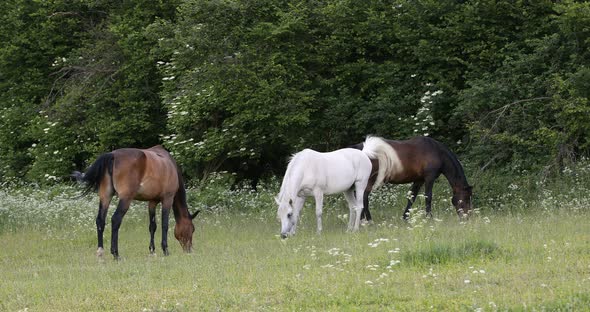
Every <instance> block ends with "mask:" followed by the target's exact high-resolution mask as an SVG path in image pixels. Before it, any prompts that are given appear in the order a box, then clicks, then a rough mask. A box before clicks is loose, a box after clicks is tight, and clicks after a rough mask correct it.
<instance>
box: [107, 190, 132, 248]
mask: <svg viewBox="0 0 590 312" xmlns="http://www.w3.org/2000/svg"><path fill="white" fill-rule="evenodd" d="M130 203H131V199H130V198H129V199H128V198H120V199H119V204H118V205H117V210H115V213H114V214H113V216H112V218H111V223H112V227H113V230H112V233H111V254H112V255H113V257H115V259H117V260H119V228H120V227H121V222H123V217H124V216H125V214H126V213H127V210H129V204H130Z"/></svg>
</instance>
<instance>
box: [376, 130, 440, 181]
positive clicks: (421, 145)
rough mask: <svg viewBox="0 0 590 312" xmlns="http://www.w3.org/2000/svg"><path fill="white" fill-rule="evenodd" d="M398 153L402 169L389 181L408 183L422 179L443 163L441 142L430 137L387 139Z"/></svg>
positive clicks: (436, 170) (437, 170)
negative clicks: (401, 139)
mask: <svg viewBox="0 0 590 312" xmlns="http://www.w3.org/2000/svg"><path fill="white" fill-rule="evenodd" d="M387 143H389V145H391V147H392V148H393V149H394V150H395V151H396V153H397V154H398V156H399V158H400V161H401V163H402V167H403V170H401V171H400V172H399V173H397V174H396V175H395V176H394V177H390V178H389V181H390V182H394V183H408V182H414V181H420V180H423V179H424V177H425V176H426V175H428V174H437V173H438V172H439V171H440V168H441V167H442V165H443V153H444V152H445V151H444V149H445V147H444V145H442V143H440V142H438V141H436V140H434V139H432V138H430V137H414V138H411V139H409V140H403V141H396V140H387Z"/></svg>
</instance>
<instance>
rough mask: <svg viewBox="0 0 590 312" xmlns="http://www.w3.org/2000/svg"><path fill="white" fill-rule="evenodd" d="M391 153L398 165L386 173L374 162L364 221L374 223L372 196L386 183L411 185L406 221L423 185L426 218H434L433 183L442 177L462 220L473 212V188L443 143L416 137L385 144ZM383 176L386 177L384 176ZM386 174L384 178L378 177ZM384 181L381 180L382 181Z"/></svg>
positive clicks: (363, 215) (388, 141)
mask: <svg viewBox="0 0 590 312" xmlns="http://www.w3.org/2000/svg"><path fill="white" fill-rule="evenodd" d="M385 142H387V144H388V146H389V149H390V150H391V151H392V152H393V153H394V154H395V155H396V157H395V159H396V164H395V165H394V166H390V167H389V168H388V169H385V170H383V169H382V168H381V167H380V164H379V163H377V162H373V173H372V176H371V178H370V179H369V183H368V184H367V188H366V189H365V193H364V196H363V202H364V208H363V211H362V215H361V217H362V218H363V219H365V220H367V221H370V220H371V213H370V212H369V193H370V192H371V190H372V189H373V187H374V186H378V185H379V184H380V183H381V182H380V181H384V182H387V183H395V184H404V183H409V182H412V183H413V184H412V186H411V188H410V197H409V198H408V204H407V206H406V209H405V211H404V214H403V218H404V219H407V218H408V217H409V215H410V209H411V208H412V204H413V203H414V201H415V200H416V196H417V195H418V191H419V190H420V188H421V187H422V185H424V190H425V191H424V193H425V196H426V214H427V215H429V216H430V217H432V212H431V203H432V187H433V185H434V181H435V180H436V179H437V178H438V176H439V175H440V174H441V173H442V174H443V175H444V176H445V177H446V178H447V180H448V181H449V184H450V186H451V189H452V190H453V198H452V203H453V206H455V209H456V210H457V214H458V215H459V216H464V215H467V214H468V213H469V210H471V195H472V187H471V186H470V185H469V184H468V183H467V178H466V177H465V173H464V171H463V167H462V166H461V163H460V162H459V160H458V159H457V156H455V154H453V152H451V151H450V150H449V149H448V148H447V147H446V146H444V145H443V144H442V143H440V142H438V141H436V140H434V139H432V138H429V137H415V138H412V139H410V140H406V141H394V140H385ZM363 145H364V144H363V143H359V144H356V145H353V146H351V147H353V148H356V149H363ZM382 172H383V173H382ZM381 174H383V175H384V177H378V176H379V175H381ZM381 179H382V180H381Z"/></svg>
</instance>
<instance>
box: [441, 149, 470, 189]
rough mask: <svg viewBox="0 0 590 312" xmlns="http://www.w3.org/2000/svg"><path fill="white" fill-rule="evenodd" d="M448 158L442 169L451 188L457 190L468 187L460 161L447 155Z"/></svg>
mask: <svg viewBox="0 0 590 312" xmlns="http://www.w3.org/2000/svg"><path fill="white" fill-rule="evenodd" d="M446 158H447V159H445V160H444V165H443V167H442V174H443V175H444V176H445V178H447V181H449V184H450V185H451V187H452V188H453V189H455V188H464V187H466V186H468V185H469V184H468V183H467V178H466V177H465V173H464V171H463V167H462V166H461V164H460V163H459V160H457V159H453V158H451V155H446Z"/></svg>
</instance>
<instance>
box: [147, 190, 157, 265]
mask: <svg viewBox="0 0 590 312" xmlns="http://www.w3.org/2000/svg"><path fill="white" fill-rule="evenodd" d="M157 205H158V202H157V201H150V202H149V203H148V212H149V215H150V227H149V229H150V254H155V253H156V246H155V243H154V234H156V228H157V227H158V226H157V225H156V206H157Z"/></svg>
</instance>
